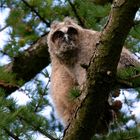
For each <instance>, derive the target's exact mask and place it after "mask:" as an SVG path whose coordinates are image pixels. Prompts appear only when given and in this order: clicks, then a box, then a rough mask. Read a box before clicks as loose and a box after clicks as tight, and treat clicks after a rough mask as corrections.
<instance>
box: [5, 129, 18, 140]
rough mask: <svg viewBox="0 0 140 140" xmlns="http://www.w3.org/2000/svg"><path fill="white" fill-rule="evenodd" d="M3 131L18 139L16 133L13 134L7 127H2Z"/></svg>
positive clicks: (15, 139)
mask: <svg viewBox="0 0 140 140" xmlns="http://www.w3.org/2000/svg"><path fill="white" fill-rule="evenodd" d="M4 131H5V132H6V133H7V134H8V135H9V136H10V137H12V138H13V139H14V140H20V139H19V138H18V137H17V136H16V135H14V134H13V133H12V132H10V131H9V130H8V129H6V128H4Z"/></svg>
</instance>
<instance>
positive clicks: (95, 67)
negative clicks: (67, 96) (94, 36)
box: [63, 0, 140, 140]
mask: <svg viewBox="0 0 140 140" xmlns="http://www.w3.org/2000/svg"><path fill="white" fill-rule="evenodd" d="M139 5H140V1H139V0H133V1H132V0H117V1H116V0H115V1H114V3H113V5H112V9H111V12H110V17H109V20H108V23H107V24H106V26H105V27H104V30H103V31H102V33H101V38H100V40H99V42H97V45H96V46H97V49H96V51H95V53H94V55H93V58H92V59H91V63H90V66H89V68H88V70H87V75H88V77H87V82H86V86H85V87H84V89H83V92H82V94H84V95H85V98H84V100H83V101H82V103H81V104H80V105H79V107H78V109H77V113H76V114H75V115H74V116H73V118H72V120H71V123H70V124H69V126H68V128H67V129H66V130H65V133H64V138H63V140H85V139H86V140H90V139H91V137H92V136H93V134H95V132H96V130H97V129H98V124H99V123H100V122H99V121H100V118H102V116H103V114H104V112H105V109H106V108H105V104H106V101H107V99H108V95H109V93H110V91H111V89H112V86H113V83H114V79H115V75H116V70H117V64H118V62H119V58H120V53H121V50H122V47H123V44H124V41H125V39H126V36H127V35H128V33H129V31H130V29H131V27H132V26H133V19H134V17H135V14H136V12H137V10H138V7H139Z"/></svg>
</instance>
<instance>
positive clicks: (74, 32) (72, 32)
mask: <svg viewBox="0 0 140 140" xmlns="http://www.w3.org/2000/svg"><path fill="white" fill-rule="evenodd" d="M67 34H68V35H70V36H71V35H77V34H78V31H77V30H76V29H75V28H73V27H69V28H68V31H67Z"/></svg>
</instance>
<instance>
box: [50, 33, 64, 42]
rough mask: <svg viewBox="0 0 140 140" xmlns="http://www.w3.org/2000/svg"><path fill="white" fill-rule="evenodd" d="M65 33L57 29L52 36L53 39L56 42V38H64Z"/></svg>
mask: <svg viewBox="0 0 140 140" xmlns="http://www.w3.org/2000/svg"><path fill="white" fill-rule="evenodd" d="M63 36H64V33H63V32H62V31H56V32H55V33H54V34H53V36H52V41H53V42H54V41H55V40H56V39H59V38H63Z"/></svg>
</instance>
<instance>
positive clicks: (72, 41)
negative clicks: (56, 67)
mask: <svg viewBox="0 0 140 140" xmlns="http://www.w3.org/2000/svg"><path fill="white" fill-rule="evenodd" d="M81 29H82V28H81V27H80V26H79V25H78V24H77V23H76V22H75V21H74V20H72V19H71V18H65V19H64V21H63V22H56V21H55V22H53V23H52V25H51V29H50V32H49V34H48V38H47V39H48V46H49V52H50V54H53V55H55V56H57V57H58V58H60V59H70V58H71V57H73V56H74V55H76V52H77V49H78V46H79V36H80V30H81Z"/></svg>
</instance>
